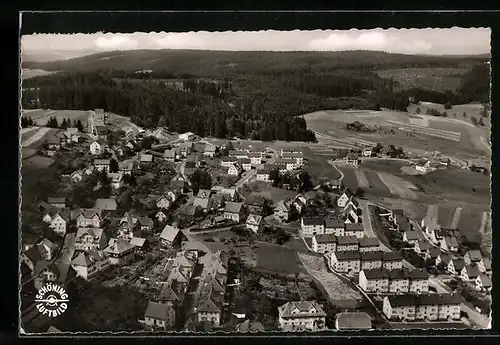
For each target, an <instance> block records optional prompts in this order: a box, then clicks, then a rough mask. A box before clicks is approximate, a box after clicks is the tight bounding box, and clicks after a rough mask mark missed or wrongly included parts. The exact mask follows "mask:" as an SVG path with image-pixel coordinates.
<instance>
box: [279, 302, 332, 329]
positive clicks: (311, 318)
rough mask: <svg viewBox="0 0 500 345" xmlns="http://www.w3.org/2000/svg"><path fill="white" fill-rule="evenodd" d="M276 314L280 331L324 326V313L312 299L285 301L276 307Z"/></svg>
mask: <svg viewBox="0 0 500 345" xmlns="http://www.w3.org/2000/svg"><path fill="white" fill-rule="evenodd" d="M278 315H279V316H278V322H279V325H280V329H281V330H282V331H294V330H310V331H316V330H320V329H323V328H324V327H325V319H326V313H325V312H324V311H323V308H322V307H321V306H320V305H319V304H318V303H316V302H313V301H300V302H299V301H293V302H287V303H285V304H284V305H282V306H281V307H278Z"/></svg>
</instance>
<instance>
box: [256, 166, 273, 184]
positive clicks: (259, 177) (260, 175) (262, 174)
mask: <svg viewBox="0 0 500 345" xmlns="http://www.w3.org/2000/svg"><path fill="white" fill-rule="evenodd" d="M270 174H271V169H269V168H263V169H257V173H256V175H255V180H256V181H262V182H272V181H271V179H270Z"/></svg>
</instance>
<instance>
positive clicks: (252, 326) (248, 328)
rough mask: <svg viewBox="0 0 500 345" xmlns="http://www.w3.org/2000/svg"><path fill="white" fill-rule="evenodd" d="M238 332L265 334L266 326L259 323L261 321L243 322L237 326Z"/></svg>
mask: <svg viewBox="0 0 500 345" xmlns="http://www.w3.org/2000/svg"><path fill="white" fill-rule="evenodd" d="M235 330H236V332H240V333H246V332H250V333H257V332H264V331H265V329H264V326H263V325H262V324H261V323H260V322H259V321H250V320H246V321H243V322H241V323H239V324H237V325H236V326H235Z"/></svg>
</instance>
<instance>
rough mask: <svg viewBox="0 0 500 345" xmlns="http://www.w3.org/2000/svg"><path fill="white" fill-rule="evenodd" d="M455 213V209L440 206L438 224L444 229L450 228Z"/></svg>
mask: <svg viewBox="0 0 500 345" xmlns="http://www.w3.org/2000/svg"><path fill="white" fill-rule="evenodd" d="M454 213H455V207H450V206H439V209H438V218H437V221H438V224H439V225H441V226H442V227H445V228H450V227H451V221H452V219H453V214H454Z"/></svg>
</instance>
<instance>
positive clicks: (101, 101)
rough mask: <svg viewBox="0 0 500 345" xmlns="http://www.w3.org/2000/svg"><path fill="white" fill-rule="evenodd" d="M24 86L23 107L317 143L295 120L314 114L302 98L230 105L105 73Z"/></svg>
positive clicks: (210, 133) (270, 98)
mask: <svg viewBox="0 0 500 345" xmlns="http://www.w3.org/2000/svg"><path fill="white" fill-rule="evenodd" d="M26 84H27V85H26V86H27V88H26V89H25V90H23V98H22V102H23V107H25V108H32V107H39V108H45V109H78V110H89V109H97V108H102V109H104V110H105V111H108V112H113V113H117V114H120V115H124V116H128V117H130V118H131V120H132V121H133V122H134V123H136V124H137V125H139V126H143V127H146V128H152V127H157V126H166V127H168V128H170V130H173V131H177V132H186V131H192V132H194V133H195V134H197V135H200V136H215V137H220V138H226V137H234V136H239V137H252V138H254V139H260V140H289V141H295V140H297V141H315V136H314V133H313V132H311V131H309V130H308V129H307V126H306V123H305V121H304V120H303V119H302V118H296V117H294V115H299V114H301V113H303V112H306V111H307V110H311V111H312V110H313V109H314V105H315V104H314V103H312V102H310V103H309V104H305V105H301V106H297V105H298V102H300V99H299V100H297V99H294V98H293V95H287V94H286V93H281V94H280V95H276V94H270V95H269V94H268V95H265V96H264V97H258V96H257V94H254V95H249V96H245V97H238V98H237V99H235V100H234V104H233V103H230V102H227V101H224V100H221V99H218V98H216V97H211V96H210V95H206V94H202V93H200V92H191V91H184V90H177V89H174V88H170V87H167V86H165V85H162V84H160V83H131V82H127V81H123V80H122V81H120V82H116V81H115V80H114V78H113V76H109V75H106V74H103V73H91V74H80V73H77V74H60V75H51V76H44V77H38V78H32V79H29V80H28V81H27V83H26ZM304 110H306V111H304ZM314 110H315V109H314Z"/></svg>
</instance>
